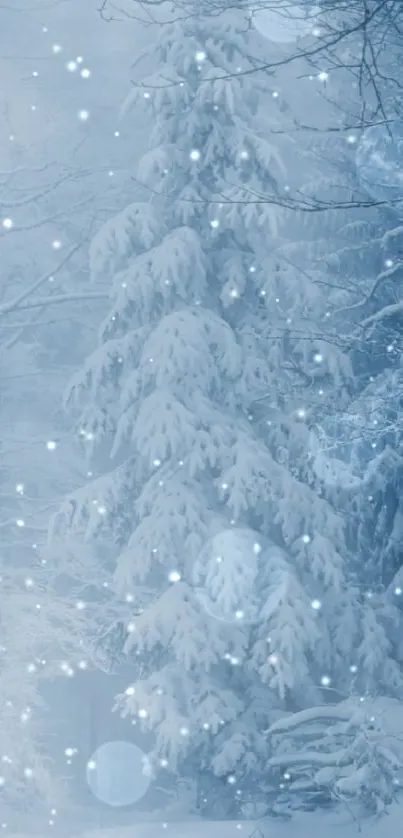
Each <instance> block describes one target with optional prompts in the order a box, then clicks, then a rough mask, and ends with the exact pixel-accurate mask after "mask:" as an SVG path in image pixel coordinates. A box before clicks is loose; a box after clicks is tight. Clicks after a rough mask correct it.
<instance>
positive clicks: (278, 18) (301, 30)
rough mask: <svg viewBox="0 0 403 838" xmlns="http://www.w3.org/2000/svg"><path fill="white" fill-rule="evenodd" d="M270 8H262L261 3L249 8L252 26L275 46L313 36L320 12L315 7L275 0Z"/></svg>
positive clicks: (285, 0) (288, 0) (286, 0)
mask: <svg viewBox="0 0 403 838" xmlns="http://www.w3.org/2000/svg"><path fill="white" fill-rule="evenodd" d="M270 6H271V8H264V4H263V3H256V5H255V6H253V5H252V6H251V8H250V12H251V16H252V23H253V26H254V27H255V29H257V31H258V32H260V34H261V35H263V37H264V38H267V39H268V40H269V41H272V42H273V43H275V44H293V43H295V42H296V41H299V40H301V38H306V37H307V36H308V35H314V34H315V30H316V29H317V27H316V22H317V15H318V12H319V11H320V9H319V8H318V7H317V6H312V5H308V6H307V7H305V8H304V7H303V6H301V5H300V4H299V3H294V2H292V0H291V2H290V0H277V2H276V3H273V2H270ZM262 7H263V8H262Z"/></svg>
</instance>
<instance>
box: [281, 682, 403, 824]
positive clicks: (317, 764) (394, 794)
mask: <svg viewBox="0 0 403 838" xmlns="http://www.w3.org/2000/svg"><path fill="white" fill-rule="evenodd" d="M402 723H403V719H402V705H401V702H399V701H397V700H396V699H387V698H377V699H369V698H365V697H360V698H358V697H357V699H355V700H352V699H347V700H345V701H342V702H341V703H339V704H338V705H327V706H323V705H322V706H319V707H312V708H309V709H308V710H303V711H301V712H299V713H295V714H293V715H290V716H288V717H286V718H283V719H281V720H280V721H278V722H276V723H274V724H273V725H272V726H271V728H270V729H269V731H268V736H269V738H270V740H271V742H272V746H273V750H274V755H273V756H271V758H270V759H269V762H268V768H269V775H270V774H271V775H272V776H273V775H274V774H278V779H279V781H280V783H281V788H282V794H281V797H282V800H281V802H280V801H278V805H279V806H280V807H281V808H284V809H287V808H298V807H299V806H300V805H301V803H302V805H305V806H306V805H310V806H311V807H312V808H315V807H316V806H317V805H318V803H319V805H323V804H326V803H327V804H328V805H329V804H331V803H334V802H337V803H340V802H342V803H345V804H347V805H349V806H350V805H352V806H353V807H354V810H355V812H356V813H357V814H359V815H368V814H374V813H377V814H379V813H380V812H382V811H385V809H386V808H387V806H388V805H389V804H390V803H391V802H392V801H393V800H395V799H397V798H399V797H400V796H401V788H402V782H403V743H402V737H401V734H402Z"/></svg>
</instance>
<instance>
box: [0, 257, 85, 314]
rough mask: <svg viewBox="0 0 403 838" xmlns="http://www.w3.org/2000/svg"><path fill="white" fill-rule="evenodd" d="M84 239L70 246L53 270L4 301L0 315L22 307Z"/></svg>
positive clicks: (65, 262) (68, 259)
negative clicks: (11, 298) (6, 301)
mask: <svg viewBox="0 0 403 838" xmlns="http://www.w3.org/2000/svg"><path fill="white" fill-rule="evenodd" d="M84 241H85V240H84ZM84 241H81V242H80V243H79V244H77V245H76V246H75V247H73V248H71V250H69V252H68V253H67V254H66V256H65V257H64V259H62V260H61V262H59V265H58V266H57V268H56V269H54V270H53V271H50V272H49V273H46V274H44V275H43V276H41V277H40V278H39V279H37V280H36V281H35V282H33V283H32V285H31V286H30V287H29V288H27V289H26V290H25V291H22V292H21V294H19V295H18V296H17V297H14V299H13V300H10V301H9V302H8V303H4V305H2V306H0V317H2V316H4V315H5V314H10V313H11V312H13V311H16V310H20V309H21V308H22V303H24V301H25V300H27V299H28V298H29V297H31V296H32V294H34V293H35V291H37V290H38V289H39V288H41V286H42V285H44V284H45V283H46V282H49V279H50V277H51V276H54V275H55V274H56V273H59V271H60V270H61V269H62V268H63V267H64V266H65V265H66V264H67V263H68V262H69V261H70V259H71V258H72V257H73V256H74V255H75V253H77V252H78V251H79V250H80V248H81V247H82V245H83V244H84ZM51 299H52V298H51V297H49V300H51ZM42 305H43V301H42ZM35 307H37V306H35ZM25 308H27V306H25ZM28 308H32V305H31V306H28Z"/></svg>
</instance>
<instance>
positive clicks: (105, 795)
mask: <svg viewBox="0 0 403 838" xmlns="http://www.w3.org/2000/svg"><path fill="white" fill-rule="evenodd" d="M151 775H152V772H151V765H150V762H149V760H148V758H147V757H146V755H145V754H144V753H143V751H142V750H141V749H140V748H138V747H137V745H134V744H133V743H132V742H123V741H122V742H120V741H115V742H106V743H105V744H104V745H101V746H100V747H99V748H97V750H96V751H94V753H93V755H92V757H91V759H90V760H89V761H88V763H87V783H88V785H89V787H90V790H91V792H92V794H93V795H94V797H96V798H97V800H100V801H101V803H106V805H107V806H113V807H116V808H118V807H121V806H132V805H133V804H134V803H137V802H138V801H139V800H141V798H142V797H144V795H145V794H146V793H147V791H148V789H149V786H150V783H151V779H152V776H151Z"/></svg>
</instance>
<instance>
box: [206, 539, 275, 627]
mask: <svg viewBox="0 0 403 838" xmlns="http://www.w3.org/2000/svg"><path fill="white" fill-rule="evenodd" d="M264 546H265V545H264V544H262V539H261V538H260V536H259V535H258V534H257V533H256V532H254V531H253V530H250V529H236V528H235V529H229V530H223V531H222V532H220V533H218V534H217V535H215V536H214V537H213V538H211V539H210V540H209V541H208V542H207V544H206V545H205V547H203V549H202V551H201V553H200V555H199V556H198V559H197V561H196V562H195V565H194V567H193V573H192V583H193V588H194V591H195V594H196V596H197V599H198V600H199V603H200V605H201V606H202V608H203V610H204V611H205V612H206V613H207V614H208V615H209V616H210V617H213V619H215V620H220V621H221V622H226V623H233V624H237V623H238V624H244V625H245V624H252V623H256V622H258V620H259V615H260V612H261V608H262V593H261V591H260V590H259V564H260V561H261V558H260V557H261V555H263V554H262V551H263V550H264Z"/></svg>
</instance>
